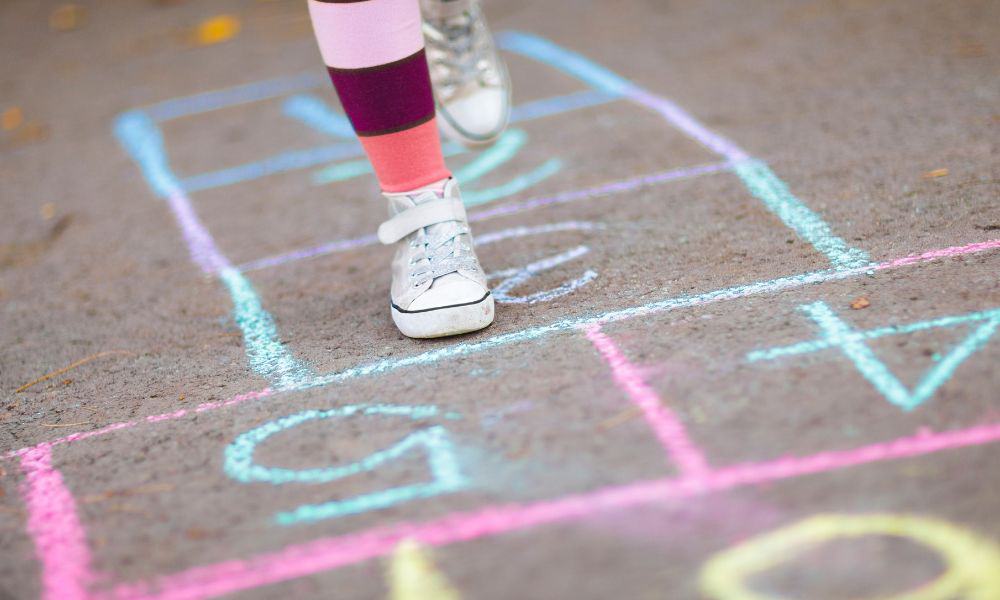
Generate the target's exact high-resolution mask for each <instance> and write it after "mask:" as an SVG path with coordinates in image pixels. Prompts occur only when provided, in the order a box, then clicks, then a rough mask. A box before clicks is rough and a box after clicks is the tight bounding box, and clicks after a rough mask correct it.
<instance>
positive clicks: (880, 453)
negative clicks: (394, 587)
mask: <svg viewBox="0 0 1000 600" xmlns="http://www.w3.org/2000/svg"><path fill="white" fill-rule="evenodd" d="M997 441H1000V423H994V424H989V425H980V426H976V427H972V428H969V429H962V430H957V431H948V432H943V433H931V432H929V431H927V430H926V429H922V430H921V432H920V433H918V434H917V435H914V436H909V437H903V438H899V439H896V440H893V441H890V442H883V443H877V444H871V445H868V446H861V447H859V448H854V449H850V450H837V451H830V452H821V453H818V454H813V455H810V456H804V457H785V458H779V459H777V460H771V461H765V462H758V463H744V464H738V465H734V466H730V467H724V468H721V469H717V470H714V471H706V472H704V473H702V474H699V475H693V476H684V477H680V478H676V479H660V480H653V481H644V482H637V483H632V484H629V485H624V486H616V487H609V488H604V489H600V490H596V491H593V492H588V493H584V494H577V495H571V496H566V497H563V498H558V499H555V500H547V501H542V502H534V503H531V504H505V505H498V506H489V507H485V508H479V509H476V510H473V511H468V512H461V513H453V514H451V515H447V516H445V517H441V518H438V519H434V520H430V521H424V522H413V523H399V524H396V525H391V526H385V527H375V528H372V529H368V530H366V531H362V532H359V533H352V534H348V535H342V536H336V537H328V538H322V539H318V540H313V541H310V542H306V543H303V544H297V545H293V546H288V547H286V548H284V549H282V550H279V551H277V552H270V553H264V554H259V555H257V556H254V557H251V558H248V559H245V560H229V561H224V562H220V563H216V564H213V565H206V566H200V567H195V568H192V569H189V570H186V571H181V572H179V573H174V574H172V575H166V576H162V577H158V578H156V579H154V580H152V581H148V582H138V583H133V584H123V585H119V586H117V587H115V588H113V589H111V590H109V591H107V592H102V593H98V594H97V595H96V596H95V597H97V598H109V599H110V598H114V599H118V600H121V599H125V598H129V599H133V600H138V599H142V600H153V599H156V600H191V599H196V598H210V597H215V596H221V595H224V594H230V593H233V592H237V591H240V590H247V589H252V588H256V587H260V586H264V585H269V584H273V583H277V582H280V581H287V580H289V579H294V578H297V577H303V576H306V575H311V574H314V573H319V572H322V571H327V570H330V569H335V568H338V567H343V566H346V565H350V564H356V563H359V562H362V561H365V560H369V559H372V558H376V557H380V556H385V555H387V554H389V553H391V552H392V551H393V550H394V549H395V547H396V545H397V544H398V543H399V542H400V541H402V540H404V539H416V540H417V541H419V542H421V543H423V544H426V545H431V546H445V545H448V544H454V543H457V542H464V541H470V540H475V539H479V538H483V537H487V536H492V535H499V534H504V533H510V532H513V531H519V530H525V529H529V528H532V527H536V526H540V525H546V524H552V523H559V522H567V521H573V520H578V519H583V518H587V517H590V516H593V515H595V514H597V513H600V512H602V511H608V510H621V509H625V508H629V507H634V506H639V505H644V504H650V503H655V502H662V501H666V500H676V499H683V498H689V497H693V496H699V495H704V494H709V493H715V492H722V491H726V490H731V489H735V488H739V487H743V486H748V485H755V484H761V483H767V482H771V481H779V480H784V479H790V478H793V477H799V476H802V475H810V474H815V473H822V472H827V471H833V470H838V469H845V468H849V467H854V466H858V465H863V464H867V463H874V462H879V461H884V460H894V459H901V458H910V457H915V456H921V455H926V454H931V453H934V452H939V451H941V450H949V449H957V448H963V447H969V446H978V445H982V444H988V443H993V442H997Z"/></svg>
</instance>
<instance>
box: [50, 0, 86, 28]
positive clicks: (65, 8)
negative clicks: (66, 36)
mask: <svg viewBox="0 0 1000 600" xmlns="http://www.w3.org/2000/svg"><path fill="white" fill-rule="evenodd" d="M86 19H87V9H85V8H84V7H82V6H80V5H79V4H74V3H69V4H60V5H59V6H57V7H55V8H54V9H52V12H50V13H49V28H50V29H52V30H53V31H73V30H74V29H79V28H80V27H82V26H83V23H84V21H85V20H86Z"/></svg>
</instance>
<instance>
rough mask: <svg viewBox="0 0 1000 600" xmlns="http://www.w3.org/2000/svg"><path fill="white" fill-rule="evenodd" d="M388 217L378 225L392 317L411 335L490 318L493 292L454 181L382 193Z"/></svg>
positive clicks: (462, 329) (479, 324)
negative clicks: (389, 249) (387, 257)
mask: <svg viewBox="0 0 1000 600" xmlns="http://www.w3.org/2000/svg"><path fill="white" fill-rule="evenodd" d="M386 198H388V200H389V216H390V218H389V220H388V221H386V222H385V223H382V225H381V226H379V228H378V239H379V241H381V242H382V243H383V244H397V249H396V254H395V256H394V257H393V259H392V290H391V292H390V296H391V300H392V320H393V321H394V322H395V323H396V326H397V327H399V330H400V331H401V332H403V335H406V336H409V337H412V338H434V337H443V336H447V335H456V334H459V333H468V332H470V331H477V330H479V329H482V328H484V327H486V326H488V325H489V324H490V323H492V322H493V296H492V295H491V294H490V290H489V288H488V287H487V286H486V274H485V273H484V272H483V268H482V267H481V266H479V259H478V258H476V252H475V250H473V247H472V234H471V233H470V232H469V223H468V221H467V220H466V217H465V206H464V205H463V204H462V198H461V195H460V193H459V190H458V183H457V182H456V181H455V180H454V179H449V180H448V182H447V183H446V184H445V187H444V192H443V193H437V192H433V191H424V192H419V193H415V194H411V195H405V194H386Z"/></svg>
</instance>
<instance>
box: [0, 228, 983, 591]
mask: <svg viewBox="0 0 1000 600" xmlns="http://www.w3.org/2000/svg"><path fill="white" fill-rule="evenodd" d="M996 248H1000V240H990V241H986V242H978V243H973V244H967V245H965V246H952V247H949V248H943V249H939V250H931V251H928V252H924V253H921V254H914V255H910V256H906V257H903V258H900V259H897V260H892V261H886V262H882V263H878V264H875V265H872V267H871V269H872V270H885V269H892V268H896V267H900V266H905V265H910V264H916V263H922V262H928V261H931V260H936V259H939V258H946V257H952V256H959V255H963V254H971V253H976V252H982V251H986V250H992V249H996ZM831 280H834V279H833V278H831ZM803 285H805V284H803ZM748 289H750V290H758V288H756V287H749V288H748ZM782 289H786V288H782ZM758 293H761V292H760V291H759V290H758V291H749V292H747V293H746V294H740V295H733V296H731V297H732V298H736V297H743V296H749V295H753V294H758ZM729 298H730V296H727V297H726V299H729ZM273 393H274V392H273V391H272V390H270V389H264V390H260V391H257V392H250V393H248V394H241V395H239V396H235V397H233V398H231V399H228V400H223V401H219V402H210V403H206V404H202V405H200V406H198V407H197V408H195V409H194V410H193V411H191V410H188V409H182V410H179V411H175V412H171V413H165V414H163V415H152V416H149V417H146V418H145V419H139V420H135V421H128V422H123V423H116V424H112V425H108V426H106V427H103V428H101V429H97V430H94V431H88V432H79V433H74V434H70V435H68V436H65V437H63V438H59V439H57V440H53V441H51V442H47V443H42V444H39V445H37V446H33V447H29V448H22V449H21V450H16V451H12V452H8V453H6V454H4V455H3V458H5V459H8V458H14V457H20V458H21V465H22V470H23V471H24V473H25V479H26V481H25V485H24V487H23V493H24V498H25V504H26V507H27V510H28V532H29V533H30V534H31V535H32V537H33V539H34V540H35V546H36V549H37V552H38V556H39V560H40V561H41V563H42V580H43V597H44V598H45V599H46V600H54V599H55V598H75V597H82V596H81V595H80V594H82V593H84V592H85V590H86V587H87V585H88V582H90V581H91V580H92V579H93V575H92V573H91V571H90V555H89V552H88V550H87V549H86V544H85V539H84V538H85V535H84V533H83V529H82V526H81V524H80V520H79V517H78V516H77V512H76V503H75V501H74V499H73V496H72V494H71V493H70V492H69V490H68V489H67V488H66V485H65V483H64V481H63V479H62V476H61V475H60V474H59V472H58V471H57V470H55V469H54V468H53V467H52V457H51V454H52V447H53V446H54V445H58V444H64V443H69V442H75V441H79V440H83V439H87V438H90V437H95V436H99V435H104V434H107V433H110V432H112V431H117V430H120V429H126V428H130V427H134V426H137V425H140V424H143V423H157V422H164V421H167V420H171V419H177V418H181V417H183V416H186V415H189V414H191V413H192V412H194V413H200V412H204V411H209V410H215V409H218V408H223V407H227V406H232V405H235V404H239V403H241V402H244V401H247V400H252V399H255V398H262V397H265V396H268V395H271V394H273ZM997 439H1000V424H994V425H984V426H979V427H973V428H971V429H966V430H961V431H954V432H948V433H942V434H921V435H918V436H915V437H910V438H902V439H900V440H896V441H894V442H888V443H885V444H875V445H873V446H865V447H862V448H858V449H855V450H851V451H846V452H826V453H820V454H816V455H812V456H809V457H804V458H786V459H780V460H777V461H771V462H766V463H757V464H748V465H743V466H735V467H728V468H723V469H719V470H715V471H707V472H706V473H703V474H701V475H694V476H687V477H682V478H679V479H667V480H658V481H652V482H645V483H637V484H633V485H628V486H623V487H617V488H608V489H605V490H598V491H596V492H591V493H589V494H583V495H578V496H570V497H567V498H563V499H559V500H553V501H549V502H540V503H536V504H529V505H509V506H500V507H494V508H487V509H480V510H478V511H474V512H469V513H459V514H455V515H451V516H449V517H445V518H443V519H439V520H437V521H431V522H426V523H422V524H421V523H418V524H401V525H397V526H394V527H388V528H380V529H373V530H370V531H368V532H363V533H359V534H352V535H348V536H342V537H334V538H325V539H321V540H316V541H313V542H309V543H307V544H302V545H298V546H292V547H289V548H286V549H284V550H282V551H279V552H277V553H272V554H264V555H260V556H258V557H255V558H251V559H248V560H246V561H228V562H224V563H219V564H216V565H209V566H206V567H197V568H195V569H191V570H189V571H185V572H182V573H179V574H175V575H169V576H166V577H161V578H159V579H157V580H156V581H154V582H153V583H152V584H146V583H139V584H135V585H126V586H120V587H118V588H115V590H114V595H116V596H121V597H159V598H201V597H208V596H214V595H219V594H223V593H228V592H230V591H237V590H240V589H247V588H250V587H257V586H260V585H265V584H268V583H274V582H277V581H282V580H286V579H290V578H294V577H299V576H302V575H308V574H310V573H315V572H318V571H322V570H326V569H331V568H335V567H337V566H340V565H344V564H350V563H355V562H359V561H362V560H366V559H368V558H372V557H375V556H381V555H384V554H386V553H387V552H389V551H390V550H391V549H392V548H393V547H394V546H395V544H396V542H397V541H399V540H400V539H402V538H405V537H417V538H418V539H420V540H422V541H424V542H425V543H428V544H436V545H442V544H447V543H452V542H458V541H463V540H471V539H475V538H478V537H482V536H485V535H491V534H495V533H503V532H506V531H513V530H517V529H524V528H527V527H531V526H534V525H539V524H543V523H550V522H557V521H565V520H569V519H573V518H582V517H586V516H588V515H590V514H593V513H594V512H597V511H600V510H607V509H612V508H621V507H628V506H633V505H636V504H642V503H646V502H654V501H659V500H663V499H669V498H676V497H686V496H691V495H694V494H700V493H708V492H712V491H720V490H724V489H728V488H734V487H738V486H742V485H750V484H754V483H761V482H765V481H770V480H777V479H784V478H789V477H795V476H799V475H805V474H810V473H818V472H822V471H826V470H831V469H838V468H847V467H850V466H854V465H858V464H864V463H867V462H874V461H879V460H888V459H895V458H905V457H909V456H918V455H921V454H929V453H932V452H937V451H939V450H944V449H949V448H960V447H964V446H972V445H978V444H985V443H990V442H994V441H997ZM154 588H155V589H158V590H160V591H159V592H157V593H155V594H153V592H148V590H150V589H154ZM74 594H76V595H74Z"/></svg>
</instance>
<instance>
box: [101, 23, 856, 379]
mask: <svg viewBox="0 0 1000 600" xmlns="http://www.w3.org/2000/svg"><path fill="white" fill-rule="evenodd" d="M499 41H500V44H501V46H502V47H504V48H505V49H506V50H508V51H510V52H515V53H519V54H522V55H524V56H526V57H528V58H531V59H534V60H537V61H539V62H541V63H543V64H547V65H549V66H552V67H553V68H556V69H558V70H561V71H563V72H565V73H567V74H569V75H571V76H573V77H575V78H577V79H579V80H580V81H582V82H584V83H585V84H587V85H589V86H590V87H591V88H592V90H593V91H596V92H598V93H600V94H601V98H600V100H602V101H603V100H610V99H613V98H616V97H620V98H627V99H630V100H632V101H633V102H635V103H637V104H639V105H641V106H645V107H647V108H649V109H651V110H653V111H654V112H657V113H659V114H660V115H661V116H663V118H664V119H665V120H666V121H667V123H669V124H671V125H672V126H674V127H675V128H677V129H678V130H680V131H681V132H683V133H685V134H686V135H688V136H689V137H691V138H692V139H694V140H696V141H697V142H699V143H700V144H702V145H703V146H705V147H706V148H708V149H710V150H712V151H714V152H716V153H717V154H719V155H720V156H722V157H723V158H725V159H726V166H727V167H728V169H732V170H734V171H735V172H736V173H737V174H738V175H739V176H740V178H741V180H742V181H743V183H744V184H745V185H746V187H747V189H748V190H749V191H750V192H751V194H752V195H753V196H754V197H756V198H758V199H759V200H761V201H762V202H763V203H764V205H765V206H766V207H767V208H769V209H770V210H771V211H772V212H774V213H775V214H776V215H777V216H778V217H779V218H780V219H781V220H782V221H783V222H784V223H785V224H786V225H787V226H788V227H790V228H791V229H793V230H794V231H795V232H796V233H797V234H798V235H799V236H800V237H801V238H803V239H804V240H806V241H808V242H809V243H810V244H812V245H813V246H814V247H815V248H816V249H817V250H818V251H820V252H821V253H823V254H824V255H826V256H827V258H828V259H829V260H830V261H831V263H832V264H833V265H834V268H835V269H849V268H857V267H860V266H864V265H868V264H870V262H869V259H868V255H867V254H866V253H864V252H862V251H860V250H857V249H854V248H850V247H848V246H847V244H846V242H844V241H843V240H842V239H840V238H839V237H837V236H836V235H834V234H833V232H832V230H831V228H830V227H829V226H828V225H827V224H826V223H825V222H824V221H823V220H822V219H821V218H820V217H819V215H817V214H816V213H814V212H813V211H811V210H810V209H809V208H808V207H806V206H805V205H804V204H802V203H801V202H800V201H799V200H798V199H797V198H795V197H794V196H793V195H792V194H791V192H789V190H788V188H787V186H786V185H785V184H784V183H783V182H782V181H781V180H780V179H778V178H777V176H776V175H774V173H773V172H771V171H770V169H769V168H768V167H767V165H766V164H764V163H763V162H761V161H759V160H756V159H753V158H751V157H750V156H749V155H748V154H747V153H746V152H745V151H743V150H742V149H740V148H739V147H738V146H736V145H735V144H733V143H732V142H731V141H729V140H727V139H725V138H723V137H722V136H720V135H718V134H716V133H714V132H712V131H709V130H708V129H707V128H705V127H704V126H703V125H702V124H701V123H699V122H698V121H697V120H695V119H694V118H693V117H692V116H690V115H689V114H687V113H686V112H685V111H683V110H682V109H681V108H680V107H678V106H677V105H676V104H674V103H673V102H671V101H669V100H667V99H665V98H662V97H659V96H656V95H654V94H651V93H649V92H647V91H646V90H643V89H642V88H640V87H638V86H637V85H635V84H633V83H631V82H629V81H628V80H626V79H624V78H622V77H620V76H619V75H617V74H615V73H612V72H611V71H608V70H607V69H605V68H604V67H601V66H599V65H597V64H595V63H593V62H591V61H589V60H588V59H586V58H584V57H583V56H581V55H579V54H576V53H574V52H571V51H569V50H566V49H564V48H562V47H560V46H557V45H555V44H553V43H552V42H549V41H548V40H545V39H543V38H540V37H538V36H535V35H531V34H527V33H522V32H505V33H502V34H501V35H500V36H499ZM299 83H302V82H299ZM292 87H293V85H292V84H284V85H278V84H276V83H274V82H271V83H268V84H267V85H264V84H262V85H260V86H257V87H252V86H249V87H248V86H244V87H243V88H238V89H239V90H241V91H242V92H244V93H246V95H247V96H248V97H252V98H257V99H259V98H262V97H270V96H273V95H274V94H277V93H279V92H282V91H287V90H288V89H290V88H292ZM189 101H190V102H191V104H194V105H201V106H207V107H210V108H211V109H215V108H220V107H222V106H225V105H226V104H225V103H226V102H231V103H242V102H244V101H245V100H243V99H242V97H241V96H240V95H239V94H238V93H237V92H234V91H232V90H229V91H225V90H224V91H221V92H214V93H209V94H204V95H200V96H195V97H193V99H189ZM543 102H544V101H543ZM593 102H596V100H594V101H592V102H591V104H590V105H592V104H593ZM570 104H571V106H572V107H573V108H578V107H579V106H580V105H583V106H587V105H588V103H587V102H580V101H579V100H576V101H574V102H571V103H570ZM167 106H168V108H167V109H164V108H163V105H162V104H161V105H159V108H157V107H154V108H153V113H154V114H161V115H162V114H164V113H165V114H167V115H172V114H181V113H184V114H193V112H191V111H188V112H186V113H185V112H184V104H183V102H177V101H174V102H173V103H172V104H168V105H167ZM537 106H538V104H537V103H536V109H534V111H529V112H534V113H535V114H539V113H542V114H553V112H554V111H557V110H558V109H559V107H558V106H552V105H550V106H549V107H548V108H546V109H538V108H537ZM565 109H566V108H565V107H563V110H565ZM115 133H116V135H117V136H118V138H119V140H120V141H121V143H122V145H123V146H124V147H125V148H126V149H127V150H128V151H129V153H130V154H131V155H132V157H133V159H134V160H135V161H136V163H137V164H138V165H139V167H140V169H141V170H142V172H143V173H144V174H145V175H146V178H147V180H148V181H149V183H150V185H151V187H152V188H153V189H154V191H155V192H157V194H158V195H160V196H161V197H163V198H165V199H167V201H168V203H169V204H170V206H171V209H172V210H173V212H174V214H175V217H176V219H177V221H178V224H179V225H180V227H181V229H182V232H183V235H184V238H185V241H186V242H187V244H188V247H189V252H190V254H191V258H192V260H193V261H194V262H195V263H196V264H198V265H199V266H200V267H201V268H202V270H203V271H204V272H206V273H209V274H212V273H214V274H216V275H217V276H218V277H219V278H220V280H221V281H222V282H223V283H224V284H225V286H226V287H227V288H228V290H229V292H230V295H231V297H232V301H233V307H234V308H233V318H234V321H235V322H236V324H237V325H238V326H239V327H240V329H241V331H242V332H243V339H244V345H245V347H246V353H247V357H248V361H249V363H250V367H251V369H252V370H253V371H254V372H256V373H257V374H259V375H261V376H263V377H264V378H265V379H267V380H268V381H269V382H270V383H271V384H272V385H273V386H274V387H276V388H278V389H295V388H297V387H300V386H302V385H306V384H308V383H309V382H322V381H324V377H322V376H317V374H316V373H315V372H314V371H313V370H312V368H311V367H310V366H309V365H306V364H304V363H302V362H301V361H299V360H298V359H296V358H295V357H294V356H293V355H292V354H291V353H290V352H289V351H288V350H287V349H285V348H284V346H283V345H282V343H281V342H280V337H279V335H278V330H277V326H276V324H275V322H274V319H273V317H272V316H271V314H270V313H269V312H268V311H267V310H266V309H264V307H263V305H262V304H261V301H260V298H259V296H258V294H257V293H256V291H255V290H254V288H253V285H252V284H251V283H250V281H249V280H248V279H247V278H246V277H245V276H244V275H243V273H242V272H241V269H239V268H237V267H235V266H233V265H232V264H231V263H230V262H229V260H228V259H227V258H226V257H225V256H224V255H223V254H222V253H221V251H220V250H219V249H218V247H217V245H216V243H215V241H214V239H213V238H212V236H211V234H210V233H209V231H208V230H207V228H206V227H205V226H204V225H203V224H202V223H201V221H200V220H199V219H198V217H197V215H196V213H195V211H194V209H193V208H192V206H191V201H190V199H189V198H188V196H187V193H186V190H185V189H184V185H183V182H181V181H180V180H178V178H177V177H176V175H174V173H173V172H172V170H171V169H170V166H169V160H168V154H167V152H166V148H165V145H164V142H163V137H162V134H161V132H160V130H159V129H158V127H157V126H156V124H155V122H154V120H153V119H152V118H151V117H150V116H149V114H148V113H147V112H143V111H140V110H134V111H129V112H127V113H125V114H123V115H121V116H120V117H119V118H118V119H117V120H116V123H115ZM283 168H284V167H283ZM720 170H721V169H713V168H712V166H711V165H710V166H708V168H702V169H701V170H700V171H699V168H697V167H695V168H693V169H690V172H687V173H684V172H681V173H677V172H666V173H660V174H654V175H652V176H646V177H640V178H637V179H635V180H631V181H625V182H618V184H619V185H618V188H617V189H615V188H611V190H604V191H603V192H597V191H595V190H593V189H592V190H586V191H585V192H584V193H583V194H580V195H579V196H578V198H580V199H585V198H589V197H594V196H595V194H597V195H599V194H600V193H605V194H606V193H621V192H623V191H625V190H627V189H630V188H631V189H634V187H636V186H640V185H648V184H649V183H651V182H663V181H671V180H674V179H676V178H680V177H686V176H691V175H693V174H695V173H697V174H707V173H710V172H717V171H720ZM265 174H266V173H265ZM548 201H549V202H548V203H556V199H548ZM529 202H530V201H529ZM525 204H526V205H529V206H531V207H532V208H534V207H536V206H542V205H544V204H545V203H544V202H538V201H536V202H535V203H534V204H533V205H531V204H528V203H525ZM503 208H504V207H501V209H503ZM498 210H499V209H498ZM487 214H489V211H487ZM497 214H501V213H499V212H498V213H493V215H497ZM475 216H476V218H477V219H478V220H481V219H483V218H485V216H484V215H482V214H480V215H475ZM371 243H372V240H371V238H370V237H362V238H356V239H355V240H348V241H341V242H335V243H334V245H335V246H337V247H338V248H341V249H349V248H353V247H360V246H364V245H369V244H371ZM271 264H276V263H275V262H274V261H271ZM327 377H329V376H327Z"/></svg>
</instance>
